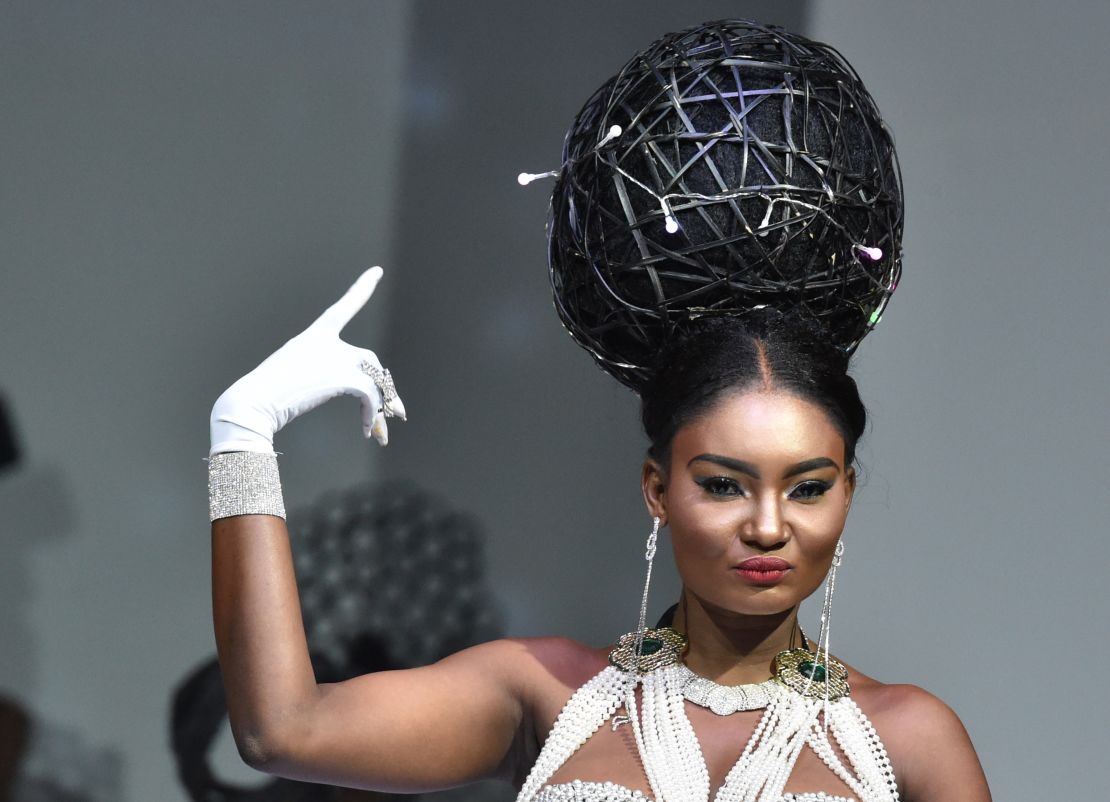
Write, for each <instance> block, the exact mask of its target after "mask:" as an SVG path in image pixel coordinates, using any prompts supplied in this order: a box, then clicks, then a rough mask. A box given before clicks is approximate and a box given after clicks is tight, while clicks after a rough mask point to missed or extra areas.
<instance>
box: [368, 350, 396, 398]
mask: <svg viewBox="0 0 1110 802" xmlns="http://www.w3.org/2000/svg"><path fill="white" fill-rule="evenodd" d="M359 368H361V369H362V372H363V373H365V374H366V375H367V376H369V377H370V379H371V380H372V381H373V382H374V384H375V385H377V387H378V389H379V390H381V393H382V401H384V402H385V403H386V404H390V403H392V402H393V400H394V399H396V398H397V388H396V387H394V386H393V376H392V375H390V373H389V371H388V370H386V369H385V368H380V367H378V366H377V365H375V364H374V363H373V362H371V361H370V360H368V359H364V360H362V362H361V363H360V364H359Z"/></svg>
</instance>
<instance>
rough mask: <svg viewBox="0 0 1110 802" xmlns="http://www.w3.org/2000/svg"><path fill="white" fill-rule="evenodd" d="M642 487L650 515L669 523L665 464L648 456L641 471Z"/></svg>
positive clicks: (662, 523) (661, 522)
mask: <svg viewBox="0 0 1110 802" xmlns="http://www.w3.org/2000/svg"><path fill="white" fill-rule="evenodd" d="M640 489H641V490H643V492H644V504H646V505H647V511H648V515H650V516H652V517H658V518H659V523H660V524H661V525H663V526H666V524H667V474H666V471H664V470H663V466H662V465H660V464H659V463H658V462H656V461H655V460H653V459H652V458H651V457H648V458H647V459H646V460H644V467H643V470H642V471H641V472H640Z"/></svg>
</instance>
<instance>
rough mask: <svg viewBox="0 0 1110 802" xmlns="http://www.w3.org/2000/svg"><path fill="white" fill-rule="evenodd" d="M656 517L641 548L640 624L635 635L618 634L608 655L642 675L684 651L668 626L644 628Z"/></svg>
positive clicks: (679, 638)
mask: <svg viewBox="0 0 1110 802" xmlns="http://www.w3.org/2000/svg"><path fill="white" fill-rule="evenodd" d="M659 524H660V520H659V516H658V515H656V516H655V518H654V519H653V521H652V526H651V534H650V535H648V539H647V546H646V547H645V549H644V559H645V560H647V576H646V577H645V578H644V595H643V597H642V598H641V600H640V621H639V623H638V624H637V626H636V631H635V632H629V633H627V634H625V635H622V636H621V638H620V640H619V641H617V646H616V648H615V649H613V651H611V652H609V662H610V663H611V664H612V665H614V666H616V667H617V668H619V669H621V670H622V671H636V672H638V673H644V672H646V671H653V670H654V669H656V668H661V667H662V666H668V665H672V664H673V663H677V662H678V660H679V658H680V657H681V656H682V651H683V649H685V648H686V638H685V637H683V636H682V635H681V634H680V633H679V632H677V631H676V630H673V629H671V628H670V627H663V628H660V629H648V628H647V602H648V591H649V590H650V588H651V569H652V567H653V566H654V564H655V551H656V544H657V542H658V540H659Z"/></svg>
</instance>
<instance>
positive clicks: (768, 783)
mask: <svg viewBox="0 0 1110 802" xmlns="http://www.w3.org/2000/svg"><path fill="white" fill-rule="evenodd" d="M690 677H691V672H689V670H688V669H686V667H685V666H683V665H681V664H678V665H669V666H664V667H661V668H656V669H654V670H652V671H649V672H647V673H644V674H640V675H637V674H635V673H632V672H627V671H623V670H620V669H618V668H617V667H615V666H612V665H610V666H608V667H606V668H605V669H603V670H602V671H601V672H600V673H599V674H598V675H597V676H595V677H594V678H593V679H591V680H589V681H588V682H587V683H586V684H585V685H583V686H582V687H581V688H579V689H578V691H576V692H575V693H574V695H573V696H572V697H571V698H570V700H569V701H568V702H567V704H566V706H565V707H564V708H563V710H562V711H561V712H560V713H559V716H558V718H557V719H556V721H555V725H554V727H553V728H552V730H551V733H550V735H549V736H548V738H547V741H546V742H545V743H544V746H543V749H541V750H540V754H539V756H538V757H537V759H536V763H535V765H534V766H533V767H532V771H531V773H530V774H529V776H528V779H527V780H525V782H524V785H523V786H522V787H521V790H520V793H519V795H518V796H517V802H710V799H709V775H708V770H707V769H706V764H705V759H704V757H703V755H702V753H701V748H700V746H699V745H698V742H697V738H696V736H695V735H694V732H693V728H692V726H691V725H690V722H689V719H688V718H687V717H686V713H685V698H684V688H685V686H686V685H687V684H688V683H689V681H690ZM764 685H766V686H768V687H770V688H771V690H770V692H769V693H770V696H769V703H768V704H767V705H766V709H765V712H764V714H763V716H762V718H761V720H760V723H759V724H758V725H757V726H756V728H755V731H754V732H753V734H752V736H751V740H750V741H749V742H748V744H747V746H746V747H745V748H744V751H743V753H742V754H741V756H740V758H739V760H738V761H737V762H736V764H735V765H734V766H733V767H732V769H731V770H730V771H729V773H728V776H727V778H726V779H725V782H724V784H723V785H722V786H721V788H720V789H719V790H718V792H717V795H716V798H715V799H714V800H713V802H898V799H899V798H898V789H897V785H896V783H895V780H894V773H893V771H892V769H891V766H890V761H889V760H888V759H887V755H886V750H885V749H884V747H883V745H882V742H881V741H880V740H879V737H878V734H877V733H876V732H875V729H874V727H873V726H872V725H871V723H870V721H868V719H867V717H866V716H865V715H864V714H863V712H862V711H861V710H860V709H859V707H858V706H857V705H856V704H855V702H853V701H852V700H851V699H850V698H849V697H848V695H847V693H846V692H845V693H844V694H843V695H842V696H840V697H839V698H835V699H832V700H830V699H829V698H827V697H826V698H814V697H813V696H812V695H809V696H808V697H807V696H806V695H804V694H802V693H799V692H798V691H797V690H794V689H792V688H790V687H788V686H787V685H785V684H779V683H776V682H773V681H772V682H770V683H764ZM638 687H639V688H640V690H641V694H640V698H641V702H640V703H639V704H637V701H636V699H637V697H636V693H635V691H636V689H637V688H638ZM718 687H719V686H718ZM621 707H624V710H625V712H626V713H627V714H628V723H629V725H631V726H632V729H633V732H634V734H635V740H636V745H637V748H638V752H639V755H640V760H641V762H642V764H643V767H644V771H645V774H646V775H647V777H648V781H649V784H650V787H651V789H652V796H651V797H649V796H647V795H645V794H644V793H642V792H640V791H637V790H633V789H630V788H627V787H625V786H622V785H618V784H615V783H609V782H604V783H602V782H584V781H580V780H576V781H573V782H566V783H558V784H549V782H548V781H549V780H550V778H551V777H552V776H553V775H554V773H555V772H556V771H557V770H558V769H559V767H560V766H562V765H563V764H564V763H565V762H566V761H567V760H568V759H569V758H570V757H571V755H573V754H574V753H575V752H576V751H577V750H578V749H579V748H580V747H581V746H582V745H583V744H585V743H586V741H587V740H588V739H589V738H590V736H591V735H593V734H594V733H595V732H596V731H597V730H598V729H599V728H600V727H601V726H602V725H603V724H605V723H606V722H607V721H609V720H610V719H612V718H613V715H614V713H616V711H617V710H618V709H619V708H621ZM637 707H640V708H641V712H642V715H640V714H638V713H637ZM826 723H827V727H826ZM833 740H835V742H836V745H837V746H838V747H839V751H840V754H842V755H843V756H845V757H846V758H847V761H846V762H844V761H842V760H841V759H840V757H839V756H838V754H837V752H836V750H835V749H834V748H833V746H832V741H833ZM806 746H808V747H809V748H810V749H812V750H813V752H814V753H815V754H816V755H817V756H818V757H819V758H820V759H821V760H822V761H823V762H824V763H825V765H827V766H828V767H829V769H830V770H831V771H832V772H833V773H835V774H836V775H837V776H838V777H839V778H840V779H841V780H843V781H844V783H845V785H847V786H848V788H850V789H851V790H852V793H853V796H852V797H843V796H833V795H830V794H825V793H802V794H790V793H785V792H784V790H783V788H784V786H785V785H786V781H787V779H788V778H789V776H790V773H791V771H792V770H793V767H794V765H795V763H796V761H797V759H798V756H799V755H800V753H801V751H802V749H803V748H804V747H806Z"/></svg>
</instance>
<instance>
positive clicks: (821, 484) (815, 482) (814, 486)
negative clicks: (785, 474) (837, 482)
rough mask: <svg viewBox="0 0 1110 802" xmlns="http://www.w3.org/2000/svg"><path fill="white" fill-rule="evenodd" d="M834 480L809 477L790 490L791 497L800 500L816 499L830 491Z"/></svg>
mask: <svg viewBox="0 0 1110 802" xmlns="http://www.w3.org/2000/svg"><path fill="white" fill-rule="evenodd" d="M830 487H832V482H826V481H823V480H821V479H809V480H808V481H805V482H801V483H799V484H797V485H795V486H794V489H793V490H791V491H790V498H792V499H795V500H798V501H815V500H816V499H819V498H821V496H823V495H825V494H826V493H827V492H829V488H830Z"/></svg>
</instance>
